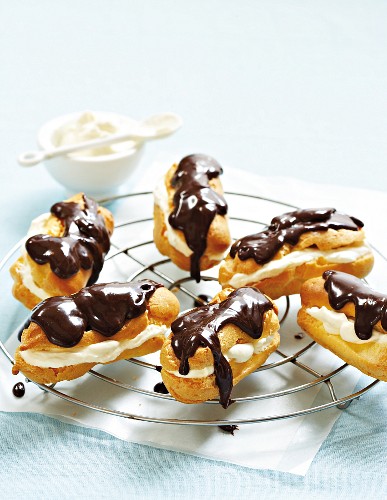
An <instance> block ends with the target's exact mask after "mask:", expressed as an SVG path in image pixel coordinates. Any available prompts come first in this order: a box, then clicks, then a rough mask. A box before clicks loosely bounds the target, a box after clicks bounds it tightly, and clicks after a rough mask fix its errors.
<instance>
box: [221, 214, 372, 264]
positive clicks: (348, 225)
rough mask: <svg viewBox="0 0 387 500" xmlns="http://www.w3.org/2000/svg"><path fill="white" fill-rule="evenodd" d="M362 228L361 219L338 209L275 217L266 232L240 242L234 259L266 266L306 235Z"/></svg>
mask: <svg viewBox="0 0 387 500" xmlns="http://www.w3.org/2000/svg"><path fill="white" fill-rule="evenodd" d="M362 227H363V223H362V222H361V221H360V220H358V219H356V218H355V217H350V216H349V215H345V214H340V213H338V212H336V209H334V208H316V209H314V208H309V209H304V210H295V211H294V212H288V213H285V214H283V215H279V216H277V217H274V219H272V221H271V224H270V226H269V227H267V228H266V229H265V230H264V231H261V232H260V233H256V234H251V235H249V236H245V237H244V238H241V239H240V240H238V241H236V242H235V243H234V244H233V245H232V247H231V250H230V256H231V257H232V258H234V257H235V255H236V254H238V257H239V259H240V260H247V259H251V258H252V259H254V260H255V262H256V263H257V264H259V265H263V264H266V262H269V260H271V259H272V258H273V257H274V255H275V254H276V253H277V252H278V251H279V250H280V249H281V247H282V246H283V245H284V244H285V243H288V244H290V245H292V246H294V245H296V244H297V243H298V241H299V239H300V236H301V235H302V234H304V233H307V232H310V231H327V230H328V229H335V230H336V231H338V230H339V229H349V230H351V231H358V230H359V229H360V228H362Z"/></svg>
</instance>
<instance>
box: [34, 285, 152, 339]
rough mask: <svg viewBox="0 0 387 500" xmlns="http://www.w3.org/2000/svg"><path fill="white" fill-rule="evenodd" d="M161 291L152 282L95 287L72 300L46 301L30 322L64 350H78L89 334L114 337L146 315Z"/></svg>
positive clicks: (53, 298) (82, 291)
mask: <svg viewBox="0 0 387 500" xmlns="http://www.w3.org/2000/svg"><path fill="white" fill-rule="evenodd" d="M159 287H162V285H160V284H159V283H155V282H154V281H151V280H142V281H133V282H131V283H106V284H98V285H92V286H89V287H86V288H83V289H82V290H80V291H79V292H78V293H75V294H74V295H71V296H70V297H50V298H48V299H46V300H44V301H43V302H41V303H40V304H38V305H37V306H36V307H35V309H34V310H33V311H32V314H31V321H32V322H34V323H36V324H37V325H39V326H40V327H41V329H42V330H43V332H44V333H45V334H46V337H47V339H48V340H49V341H50V342H51V343H52V344H55V345H59V346H61V347H73V346H75V345H76V344H78V342H80V340H81V339H82V337H83V334H84V333H85V332H86V331H88V330H95V331H96V332H99V333H101V334H102V335H104V336H105V337H111V336H113V335H114V334H116V333H117V332H118V331H119V330H121V328H122V327H123V326H124V324H125V323H126V321H128V320H130V319H133V318H137V317H138V316H140V315H141V314H143V313H144V312H145V311H146V306H147V301H148V300H149V299H150V297H151V296H152V295H153V293H154V292H155V291H156V289H157V288H159Z"/></svg>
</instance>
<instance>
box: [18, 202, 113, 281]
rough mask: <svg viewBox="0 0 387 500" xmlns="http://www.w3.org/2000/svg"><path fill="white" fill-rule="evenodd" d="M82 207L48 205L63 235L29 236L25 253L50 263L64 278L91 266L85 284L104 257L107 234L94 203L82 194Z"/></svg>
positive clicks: (108, 242) (39, 262)
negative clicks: (63, 229)
mask: <svg viewBox="0 0 387 500" xmlns="http://www.w3.org/2000/svg"><path fill="white" fill-rule="evenodd" d="M83 200H84V204H85V206H84V208H83V209H82V208H81V206H80V205H79V203H74V202H72V201H63V202H60V203H56V204H55V205H53V206H52V207H51V213H52V214H53V215H55V216H56V217H58V219H60V220H61V221H62V223H63V224H64V227H65V231H64V234H63V236H61V237H55V236H50V235H47V234H38V235H36V236H32V237H31V238H29V239H28V240H27V242H26V249H27V252H28V255H29V256H30V257H31V258H32V259H33V260H34V261H35V262H36V263H37V264H47V262H49V263H50V267H51V270H52V272H53V273H55V274H56V275H57V276H58V277H59V278H61V279H67V278H70V277H71V276H73V275H74V274H76V273H77V272H78V271H79V270H80V269H81V268H82V269H85V270H88V269H92V273H91V276H90V278H89V281H88V283H87V284H88V285H91V284H93V283H95V282H96V281H97V279H98V276H99V273H100V272H101V269H102V266H103V261H104V257H105V255H106V254H107V252H108V251H109V248H110V239H109V233H108V230H107V228H106V226H105V221H104V218H103V217H102V215H101V214H99V213H98V205H97V203H96V202H95V201H94V200H92V199H90V198H87V196H85V195H83Z"/></svg>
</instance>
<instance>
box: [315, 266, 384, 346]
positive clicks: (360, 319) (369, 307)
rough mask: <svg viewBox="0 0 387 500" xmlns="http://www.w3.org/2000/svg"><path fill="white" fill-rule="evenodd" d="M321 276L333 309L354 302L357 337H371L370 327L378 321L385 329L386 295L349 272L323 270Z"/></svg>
mask: <svg viewBox="0 0 387 500" xmlns="http://www.w3.org/2000/svg"><path fill="white" fill-rule="evenodd" d="M323 278H324V280H325V283H324V288H325V290H326V291H327V293H328V299H329V304H330V305H331V307H333V309H335V310H336V311H337V310H340V309H342V308H343V307H344V306H345V305H346V304H348V303H349V302H352V303H353V304H354V306H355V332H356V335H357V336H358V337H359V339H361V340H368V339H369V338H371V336H372V329H373V327H374V326H375V325H376V323H378V322H379V321H380V322H381V325H382V328H383V329H384V330H387V295H383V294H382V293H379V292H376V291H375V290H372V288H370V287H369V286H367V285H366V284H365V283H364V282H363V281H362V280H360V279H359V278H356V277H355V276H352V275H351V274H347V273H342V272H339V271H325V273H324V274H323Z"/></svg>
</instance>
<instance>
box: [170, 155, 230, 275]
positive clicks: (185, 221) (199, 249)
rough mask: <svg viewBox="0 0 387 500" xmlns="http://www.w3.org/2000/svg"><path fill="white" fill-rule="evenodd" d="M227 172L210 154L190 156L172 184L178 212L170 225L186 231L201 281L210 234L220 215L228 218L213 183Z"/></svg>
mask: <svg viewBox="0 0 387 500" xmlns="http://www.w3.org/2000/svg"><path fill="white" fill-rule="evenodd" d="M222 173H223V170H222V167H221V166H220V165H219V163H218V162H217V161H216V160H214V158H211V157H210V156H206V155H201V154H198V155H190V156H186V157H185V158H183V159H182V160H181V162H180V163H179V165H178V167H177V170H176V172H175V174H174V176H173V177H172V180H171V185H172V187H173V188H174V189H175V190H176V191H175V194H174V196H173V205H174V209H173V211H172V212H171V214H170V215H169V219H168V220H169V223H170V225H171V226H172V227H173V228H174V229H179V230H180V231H183V234H184V236H185V240H186V243H187V245H188V247H189V248H190V249H191V250H192V252H193V254H192V255H191V276H192V278H194V279H195V280H196V281H197V282H199V281H200V258H201V256H202V255H203V253H204V252H205V250H206V247H207V234H208V230H209V228H210V226H211V223H212V221H213V220H214V218H215V216H216V215H217V214H219V215H226V213H227V203H226V201H225V199H224V198H223V196H222V195H221V194H219V193H217V192H216V191H214V190H213V189H212V188H211V187H210V185H209V181H210V180H211V179H215V178H216V177H219V175H220V174H222Z"/></svg>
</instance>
